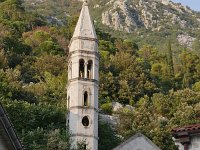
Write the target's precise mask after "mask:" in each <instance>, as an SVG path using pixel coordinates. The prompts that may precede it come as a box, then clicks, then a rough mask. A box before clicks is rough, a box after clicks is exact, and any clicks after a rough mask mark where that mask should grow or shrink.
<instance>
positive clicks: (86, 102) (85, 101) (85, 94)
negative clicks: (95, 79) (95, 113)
mask: <svg viewBox="0 0 200 150" xmlns="http://www.w3.org/2000/svg"><path fill="white" fill-rule="evenodd" d="M83 103H84V104H83V105H84V106H88V92H84V102H83Z"/></svg>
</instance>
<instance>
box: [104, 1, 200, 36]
mask: <svg viewBox="0 0 200 150" xmlns="http://www.w3.org/2000/svg"><path fill="white" fill-rule="evenodd" d="M185 16H187V17H188V18H191V19H192V18H193V20H195V21H194V22H195V23H197V24H199V26H200V23H199V21H198V20H197V17H196V16H195V13H194V11H192V10H191V9H189V8H188V7H185V6H182V5H181V4H177V3H173V2H171V1H170V0H151V1H150V0H110V1H108V2H107V3H106V9H105V10H104V11H103V12H102V16H101V17H102V24H104V25H107V26H109V27H111V28H113V29H115V30H119V31H125V32H128V33H131V32H134V31H135V30H136V29H138V28H143V27H144V28H146V29H152V30H153V31H155V29H158V28H165V27H166V26H172V25H178V26H179V27H180V28H182V29H185V28H191V27H192V26H193V25H192V23H191V20H187V19H186V18H185ZM190 16H191V17H190Z"/></svg>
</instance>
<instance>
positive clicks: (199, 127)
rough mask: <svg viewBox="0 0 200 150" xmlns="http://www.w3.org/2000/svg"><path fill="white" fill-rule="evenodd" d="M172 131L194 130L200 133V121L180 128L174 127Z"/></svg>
mask: <svg viewBox="0 0 200 150" xmlns="http://www.w3.org/2000/svg"><path fill="white" fill-rule="evenodd" d="M172 132H173V133H177V132H193V133H195V132H198V133H200V123H198V124H192V125H188V126H183V127H179V128H174V129H172Z"/></svg>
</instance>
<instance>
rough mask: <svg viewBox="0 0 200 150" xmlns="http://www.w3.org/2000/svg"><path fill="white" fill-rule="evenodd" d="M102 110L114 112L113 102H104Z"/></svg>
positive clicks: (107, 112)
mask: <svg viewBox="0 0 200 150" xmlns="http://www.w3.org/2000/svg"><path fill="white" fill-rule="evenodd" d="M101 110H102V111H103V112H104V113H106V114H112V103H105V104H102V105H101Z"/></svg>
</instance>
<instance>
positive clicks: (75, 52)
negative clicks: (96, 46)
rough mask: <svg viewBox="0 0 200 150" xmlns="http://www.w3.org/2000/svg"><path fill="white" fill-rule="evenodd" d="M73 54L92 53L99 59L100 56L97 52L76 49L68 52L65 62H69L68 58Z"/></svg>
mask: <svg viewBox="0 0 200 150" xmlns="http://www.w3.org/2000/svg"><path fill="white" fill-rule="evenodd" d="M73 54H92V55H95V56H96V57H97V59H98V60H99V57H100V54H99V52H94V51H86V50H76V51H72V52H69V54H68V57H67V62H69V60H70V58H71V56H72V55H73Z"/></svg>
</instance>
